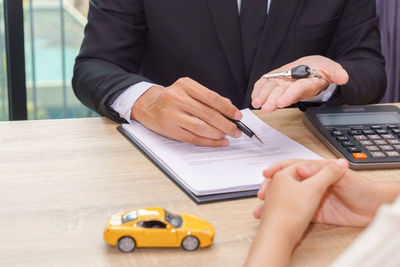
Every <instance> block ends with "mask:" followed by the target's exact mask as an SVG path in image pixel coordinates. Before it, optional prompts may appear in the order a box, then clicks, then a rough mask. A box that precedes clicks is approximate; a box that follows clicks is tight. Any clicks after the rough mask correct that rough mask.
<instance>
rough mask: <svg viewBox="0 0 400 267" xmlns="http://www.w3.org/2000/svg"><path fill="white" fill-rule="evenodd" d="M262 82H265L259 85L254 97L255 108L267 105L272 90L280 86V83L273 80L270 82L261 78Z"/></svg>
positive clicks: (253, 104)
mask: <svg viewBox="0 0 400 267" xmlns="http://www.w3.org/2000/svg"><path fill="white" fill-rule="evenodd" d="M261 80H263V82H260V83H259V85H258V86H257V91H256V92H255V93H254V96H252V102H251V104H252V106H253V107H254V108H260V107H261V106H262V105H263V104H264V103H265V101H266V100H267V98H268V96H269V94H270V93H271V92H272V90H274V88H275V87H277V86H278V83H276V82H275V81H273V80H272V81H270V80H268V79H265V78H261ZM253 92H254V91H253Z"/></svg>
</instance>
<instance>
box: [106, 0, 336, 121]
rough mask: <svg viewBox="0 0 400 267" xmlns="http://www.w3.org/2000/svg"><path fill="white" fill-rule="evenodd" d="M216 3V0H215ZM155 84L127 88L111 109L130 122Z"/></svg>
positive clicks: (322, 97)
mask: <svg viewBox="0 0 400 267" xmlns="http://www.w3.org/2000/svg"><path fill="white" fill-rule="evenodd" d="M215 1H218V0H215ZM241 4H242V0H237V5H238V9H239V13H240V6H241ZM270 5H271V0H268V5H267V13H268V12H269V7H270ZM155 85H157V84H154V83H149V82H139V83H137V84H134V85H131V86H130V87H128V88H127V89H126V90H125V91H124V92H123V93H122V94H121V95H119V96H118V97H117V99H115V100H114V102H113V103H112V105H111V108H112V109H114V110H115V111H116V112H118V114H119V116H120V117H121V118H124V119H125V120H126V121H127V122H130V121H131V111H132V107H133V104H135V102H136V101H137V100H138V99H139V97H141V96H142V94H144V93H145V92H146V91H147V90H148V89H150V87H152V86H155ZM335 89H336V85H335V84H331V85H330V86H329V87H328V88H327V89H326V90H324V91H322V92H321V93H319V94H318V95H316V96H315V97H313V98H312V99H311V100H308V102H326V101H327V100H328V99H329V98H331V96H332V94H333V93H334V92H335Z"/></svg>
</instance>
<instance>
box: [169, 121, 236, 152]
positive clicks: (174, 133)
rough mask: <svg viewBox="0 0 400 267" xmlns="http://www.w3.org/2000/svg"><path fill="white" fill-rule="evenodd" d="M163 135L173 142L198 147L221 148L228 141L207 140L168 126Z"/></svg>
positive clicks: (184, 130) (177, 127) (227, 143)
mask: <svg viewBox="0 0 400 267" xmlns="http://www.w3.org/2000/svg"><path fill="white" fill-rule="evenodd" d="M163 135H164V136H166V137H168V138H170V139H173V140H178V141H183V142H186V143H191V144H194V145H198V146H206V147H223V146H227V145H229V141H228V140H227V139H226V138H222V139H218V140H214V139H209V138H206V137H202V136H199V135H196V134H193V133H192V132H190V131H188V130H186V129H183V128H181V127H179V126H176V125H174V126H169V129H167V130H166V132H164V133H163Z"/></svg>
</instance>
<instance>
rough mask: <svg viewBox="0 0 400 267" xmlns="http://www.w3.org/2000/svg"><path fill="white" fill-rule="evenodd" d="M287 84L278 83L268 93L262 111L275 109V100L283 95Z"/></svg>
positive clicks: (267, 111) (268, 111)
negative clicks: (278, 84)
mask: <svg viewBox="0 0 400 267" xmlns="http://www.w3.org/2000/svg"><path fill="white" fill-rule="evenodd" d="M287 88H288V87H287V85H280V86H277V87H275V88H273V90H272V91H271V93H270V94H269V95H268V98H267V99H266V101H265V103H264V104H263V106H262V108H261V110H262V111H263V112H264V113H270V112H273V111H275V110H277V108H278V106H277V102H278V100H279V99H280V98H281V97H282V95H284V93H285V91H286V90H287Z"/></svg>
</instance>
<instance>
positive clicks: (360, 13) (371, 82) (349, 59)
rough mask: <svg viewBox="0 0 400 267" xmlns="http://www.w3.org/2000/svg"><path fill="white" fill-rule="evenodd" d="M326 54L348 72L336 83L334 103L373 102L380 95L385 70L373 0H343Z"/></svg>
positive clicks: (383, 86) (382, 91) (376, 100)
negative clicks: (341, 82)
mask: <svg viewBox="0 0 400 267" xmlns="http://www.w3.org/2000/svg"><path fill="white" fill-rule="evenodd" d="M328 57H330V58H332V59H334V60H335V61H337V62H338V63H340V64H341V65H342V66H343V67H344V69H345V70H347V72H348V73H349V82H348V83H347V84H346V85H343V86H340V87H339V91H338V94H336V97H335V98H336V99H333V102H336V103H335V104H342V103H347V104H351V105H357V104H366V103H376V102H378V101H379V100H380V99H381V98H382V97H383V95H384V93H385V90H386V73H385V68H384V58H383V56H382V54H381V45H380V33H379V28H378V18H377V16H376V7H375V1H372V0H348V1H346V6H345V8H344V11H343V14H342V16H341V18H340V21H339V24H338V25H337V28H336V32H335V35H334V38H333V41H332V43H331V46H330V48H329V50H328Z"/></svg>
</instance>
